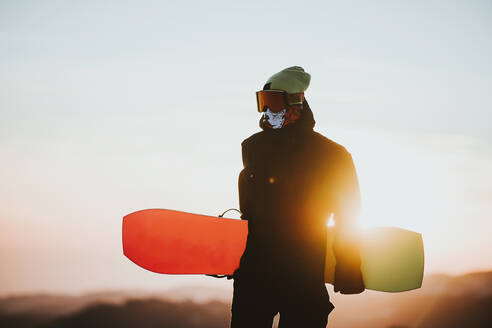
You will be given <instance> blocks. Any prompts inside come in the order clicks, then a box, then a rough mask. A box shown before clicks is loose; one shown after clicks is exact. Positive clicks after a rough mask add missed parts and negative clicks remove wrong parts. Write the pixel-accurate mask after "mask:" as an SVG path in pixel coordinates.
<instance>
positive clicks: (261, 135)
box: [241, 131, 265, 148]
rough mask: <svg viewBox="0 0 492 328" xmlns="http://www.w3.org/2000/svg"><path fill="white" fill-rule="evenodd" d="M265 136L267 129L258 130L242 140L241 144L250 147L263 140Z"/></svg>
mask: <svg viewBox="0 0 492 328" xmlns="http://www.w3.org/2000/svg"><path fill="white" fill-rule="evenodd" d="M264 136H265V131H260V132H257V133H255V134H253V135H251V136H250V137H248V138H246V139H244V140H243V142H241V146H242V147H243V148H244V147H249V146H251V145H255V144H258V143H260V142H261V140H262V139H263V138H264Z"/></svg>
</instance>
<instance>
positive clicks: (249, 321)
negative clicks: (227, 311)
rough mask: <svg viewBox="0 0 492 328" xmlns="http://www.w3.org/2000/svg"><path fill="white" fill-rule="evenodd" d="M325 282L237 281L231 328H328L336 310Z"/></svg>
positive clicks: (243, 279) (248, 279)
mask: <svg viewBox="0 0 492 328" xmlns="http://www.w3.org/2000/svg"><path fill="white" fill-rule="evenodd" d="M333 308H334V306H333V304H331V302H330V299H329V296H328V291H327V290H326V286H325V283H324V282H320V283H317V284H313V283H304V282H299V281H297V282H290V283H288V282H285V281H284V282H280V281H271V280H270V281H267V280H260V279H251V278H247V277H236V278H235V279H234V294H233V299H232V309H231V312H232V319H231V328H243V327H244V328H245V327H248V328H252V327H255V328H271V327H272V324H273V318H274V317H275V315H276V314H277V313H280V322H279V328H294V327H296V328H299V327H303V328H325V327H326V325H327V323H328V314H329V313H330V312H331V311H332V310H333Z"/></svg>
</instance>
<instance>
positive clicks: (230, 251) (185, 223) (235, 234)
mask: <svg viewBox="0 0 492 328" xmlns="http://www.w3.org/2000/svg"><path fill="white" fill-rule="evenodd" d="M326 229H327V252H326V261H325V281H326V282H327V283H330V284H333V282H334V275H335V273H334V272H335V265H336V258H335V255H334V253H333V243H334V238H335V229H334V228H333V227H327V228H326ZM247 235H248V221H246V220H238V219H226V218H219V217H214V216H207V215H199V214H192V213H186V212H180V211H174V210H166V209H148V210H142V211H137V212H134V213H131V214H128V215H126V216H125V217H124V218H123V227H122V237H123V253H124V255H125V256H126V257H128V258H129V259H130V260H131V261H132V262H134V263H135V264H137V265H139V266H141V267H142V268H144V269H147V270H150V271H153V272H156V273H166V274H212V275H232V273H233V272H234V270H235V269H236V268H237V267H238V266H239V260H240V258H241V255H242V253H243V251H244V249H245V246H246V238H247ZM358 241H359V245H360V255H361V271H362V276H363V279H364V284H365V287H366V289H371V290H377V291H385V292H401V291H406V290H411V289H416V288H419V287H420V286H421V285H422V279H423V272H424V248H423V241H422V235H421V234H419V233H416V232H413V231H409V230H405V229H401V228H395V227H378V228H368V229H363V230H361V231H360V232H359V233H358Z"/></svg>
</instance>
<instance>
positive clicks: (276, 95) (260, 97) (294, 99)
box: [256, 90, 304, 113]
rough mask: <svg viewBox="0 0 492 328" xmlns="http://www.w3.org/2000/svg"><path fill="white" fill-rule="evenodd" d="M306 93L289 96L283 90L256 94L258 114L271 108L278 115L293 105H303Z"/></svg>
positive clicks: (263, 91)
mask: <svg viewBox="0 0 492 328" xmlns="http://www.w3.org/2000/svg"><path fill="white" fill-rule="evenodd" d="M303 101H304V93H303V92H301V93H291V94H288V93H287V92H285V91H281V90H262V91H258V92H256V104H257V105H258V112H260V113H261V112H264V111H266V109H267V108H269V109H270V110H271V111H272V112H274V113H278V112H280V111H281V110H282V109H284V108H285V109H287V108H288V107H289V106H292V105H302V102H303Z"/></svg>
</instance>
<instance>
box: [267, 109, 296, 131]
mask: <svg viewBox="0 0 492 328" xmlns="http://www.w3.org/2000/svg"><path fill="white" fill-rule="evenodd" d="M300 110H301V107H300V106H291V107H289V108H288V109H282V110H281V111H280V112H278V113H274V112H272V111H271V110H270V109H269V108H268V109H266V110H265V111H264V112H263V116H262V117H261V124H262V126H264V127H268V128H270V129H280V128H283V127H285V126H287V125H289V124H292V123H295V122H296V121H297V120H298V119H299V117H301V112H300Z"/></svg>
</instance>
